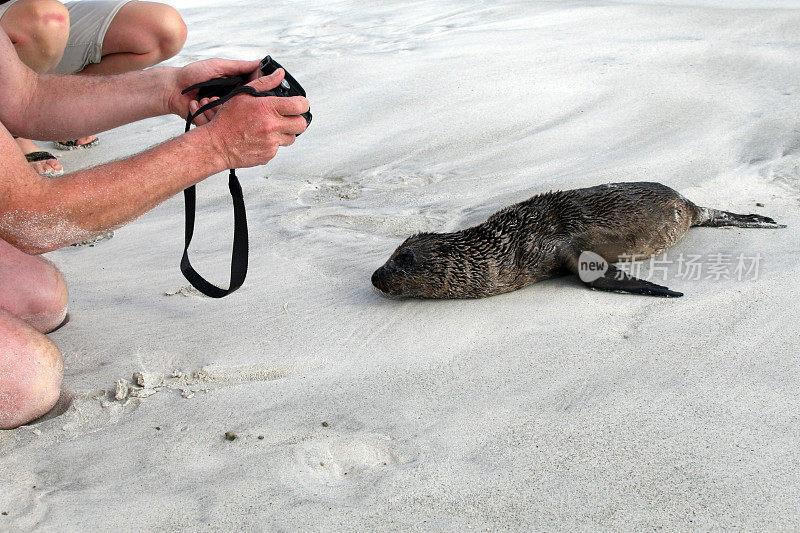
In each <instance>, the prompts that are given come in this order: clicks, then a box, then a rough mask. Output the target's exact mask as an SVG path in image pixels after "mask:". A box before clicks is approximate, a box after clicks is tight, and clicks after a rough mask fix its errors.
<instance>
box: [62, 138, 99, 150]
mask: <svg viewBox="0 0 800 533" xmlns="http://www.w3.org/2000/svg"><path fill="white" fill-rule="evenodd" d="M53 144H54V145H55V147H56V148H58V149H59V150H77V149H79V148H91V147H92V146H94V145H95V144H97V137H95V136H94V135H89V136H88V137H81V138H80V139H75V140H74V141H54V142H53Z"/></svg>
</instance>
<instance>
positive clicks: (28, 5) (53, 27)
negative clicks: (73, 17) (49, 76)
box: [9, 0, 69, 71]
mask: <svg viewBox="0 0 800 533" xmlns="http://www.w3.org/2000/svg"><path fill="white" fill-rule="evenodd" d="M12 8H15V9H16V11H15V12H14V13H13V17H14V19H13V20H14V21H15V26H16V28H15V31H14V33H15V36H16V41H17V44H18V45H19V46H23V47H26V50H25V55H26V56H27V57H23V60H27V62H30V63H34V64H31V65H29V66H30V67H31V68H33V69H34V70H38V71H46V70H49V69H52V68H54V67H55V66H56V65H57V64H58V62H59V61H60V60H61V56H62V55H63V53H64V47H65V46H66V45H67V39H68V38H69V12H68V11H67V8H66V7H65V6H64V4H62V3H61V2H58V1H57V0H20V1H19V2H17V3H16V4H14V5H13V6H12ZM9 11H10V9H9ZM21 55H22V54H21Z"/></svg>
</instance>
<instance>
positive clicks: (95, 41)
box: [0, 0, 132, 74]
mask: <svg viewBox="0 0 800 533" xmlns="http://www.w3.org/2000/svg"><path fill="white" fill-rule="evenodd" d="M17 1H18V0H11V1H10V2H7V3H5V4H2V5H0V17H2V16H3V13H5V11H6V10H7V9H8V8H9V7H11V6H12V5H13V4H15V3H16V2H17ZM131 1H132V0H117V1H111V2H94V1H88V0H82V1H80V2H66V3H65V4H64V5H65V6H66V7H67V10H68V11H69V24H70V27H69V39H68V40H67V47H66V48H65V49H64V56H63V57H62V58H61V63H59V64H58V66H57V67H56V69H55V72H58V73H60V74H72V73H73V72H78V71H79V70H83V68H84V67H85V66H86V65H88V64H89V63H99V62H100V59H101V58H102V56H103V39H105V37H106V32H107V31H108V27H109V26H110V25H111V21H112V20H114V17H116V16H117V13H118V12H119V10H120V9H122V6H124V5H125V4H127V3H128V2H131Z"/></svg>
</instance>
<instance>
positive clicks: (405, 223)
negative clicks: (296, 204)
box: [285, 208, 447, 237]
mask: <svg viewBox="0 0 800 533" xmlns="http://www.w3.org/2000/svg"><path fill="white" fill-rule="evenodd" d="M363 213H364V211H362V210H360V209H351V210H347V211H345V212H342V210H341V209H339V210H334V209H330V208H329V209H326V208H310V209H304V210H298V211H294V212H292V213H289V214H287V215H285V219H286V220H288V222H289V223H290V224H292V225H295V226H300V227H303V228H312V227H337V228H342V229H348V230H355V231H359V232H363V233H370V234H377V235H384V236H387V237H408V236H409V235H414V234H415V233H422V232H428V231H439V230H441V228H442V227H444V225H445V224H446V222H447V217H446V216H444V213H441V214H440V215H439V216H436V214H435V213H431V215H423V214H421V213H409V214H400V215H384V216H381V215H368V214H363Z"/></svg>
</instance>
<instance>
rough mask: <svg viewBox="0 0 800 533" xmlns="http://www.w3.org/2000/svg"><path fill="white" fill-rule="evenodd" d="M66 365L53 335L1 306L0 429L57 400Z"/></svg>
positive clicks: (42, 410) (35, 415)
mask: <svg viewBox="0 0 800 533" xmlns="http://www.w3.org/2000/svg"><path fill="white" fill-rule="evenodd" d="M63 371H64V365H63V362H62V360H61V354H60V353H59V351H58V348H56V345H55V344H53V343H52V342H51V341H50V339H48V338H47V337H46V336H44V335H43V334H42V333H40V332H38V331H36V330H35V329H33V328H32V327H30V325H28V324H27V323H26V322H24V321H22V320H20V319H19V318H17V317H15V316H13V315H12V314H10V313H8V312H7V311H4V310H2V309H0V429H13V428H15V427H18V426H21V425H22V424H25V423H26V422H30V421H31V420H35V419H37V418H39V417H40V416H42V415H43V414H45V413H46V412H48V411H49V410H50V409H51V408H52V407H53V406H54V405H55V404H56V402H57V401H58V397H59V395H60V391H61V378H62V376H63Z"/></svg>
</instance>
